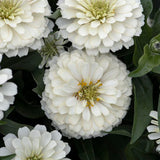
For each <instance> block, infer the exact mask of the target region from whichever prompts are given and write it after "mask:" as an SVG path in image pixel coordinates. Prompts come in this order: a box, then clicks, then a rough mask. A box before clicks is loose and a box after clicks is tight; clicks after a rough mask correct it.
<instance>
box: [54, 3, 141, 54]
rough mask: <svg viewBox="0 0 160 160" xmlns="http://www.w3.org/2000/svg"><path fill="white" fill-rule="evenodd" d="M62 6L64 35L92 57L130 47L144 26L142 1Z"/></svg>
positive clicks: (60, 19) (63, 4) (61, 28)
mask: <svg viewBox="0 0 160 160" xmlns="http://www.w3.org/2000/svg"><path fill="white" fill-rule="evenodd" d="M58 6H59V8H60V9H61V14H62V17H61V18H59V19H58V20H57V22H56V23H57V25H58V27H59V28H60V30H61V34H62V36H63V37H64V38H68V39H69V40H70V41H71V42H72V43H73V46H74V47H76V48H78V49H82V48H86V50H87V53H88V54H89V55H97V54H98V53H99V52H101V53H107V52H109V51H110V50H111V51H113V52H115V51H117V50H120V49H122V47H123V46H124V47H126V48H129V47H130V46H132V45H133V43H134V42H133V37H134V36H139V35H140V34H141V32H142V30H141V27H142V26H143V25H144V15H143V14H142V12H143V8H142V5H141V2H140V0H59V1H58Z"/></svg>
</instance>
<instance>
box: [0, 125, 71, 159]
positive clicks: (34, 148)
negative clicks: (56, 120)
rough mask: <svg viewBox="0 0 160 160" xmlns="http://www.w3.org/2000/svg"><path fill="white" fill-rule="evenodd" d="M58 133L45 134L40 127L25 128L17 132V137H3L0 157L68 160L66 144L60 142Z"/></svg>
mask: <svg viewBox="0 0 160 160" xmlns="http://www.w3.org/2000/svg"><path fill="white" fill-rule="evenodd" d="M61 138H62V136H61V134H60V133H59V132H58V131H52V132H47V130H46V127H45V126H42V125H37V126H35V127H34V128H33V129H32V130H30V129H29V128H27V127H23V128H20V129H19V130H18V136H16V135H14V134H11V133H10V134H8V135H6V136H5V137H4V143H5V147H2V148H0V156H8V155H12V154H15V157H14V158H13V159H12V160H69V159H67V158H65V157H66V155H67V154H68V153H69V151H70V147H69V146H68V144H67V143H64V142H63V141H62V140H61Z"/></svg>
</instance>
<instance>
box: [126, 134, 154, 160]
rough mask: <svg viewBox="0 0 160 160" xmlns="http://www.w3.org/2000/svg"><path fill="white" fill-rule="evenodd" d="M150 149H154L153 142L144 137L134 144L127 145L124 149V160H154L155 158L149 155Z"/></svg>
mask: <svg viewBox="0 0 160 160" xmlns="http://www.w3.org/2000/svg"><path fill="white" fill-rule="evenodd" d="M152 149H154V142H153V141H150V140H149V139H148V137H146V136H144V137H142V138H141V139H139V140H138V141H137V142H136V143H134V144H128V145H127V147H126V149H125V155H126V160H156V158H155V157H156V156H153V155H152V154H151V152H152V151H151V150H152ZM153 157H154V158H153Z"/></svg>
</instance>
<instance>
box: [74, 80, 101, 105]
mask: <svg viewBox="0 0 160 160" xmlns="http://www.w3.org/2000/svg"><path fill="white" fill-rule="evenodd" d="M78 85H79V86H81V89H80V90H79V91H78V92H77V93H76V94H75V97H76V98H77V99H78V100H80V101H83V100H86V101H87V107H89V108H91V107H93V106H94V104H95V103H96V102H98V101H100V100H101V98H100V97H99V95H100V93H98V89H99V88H100V87H101V86H102V83H101V81H100V80H98V81H97V82H96V83H95V84H93V82H92V81H91V82H90V83H89V84H88V85H87V83H86V82H84V80H82V81H81V82H80V83H79V84H78Z"/></svg>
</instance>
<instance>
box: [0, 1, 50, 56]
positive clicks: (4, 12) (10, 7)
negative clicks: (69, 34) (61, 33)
mask: <svg viewBox="0 0 160 160" xmlns="http://www.w3.org/2000/svg"><path fill="white" fill-rule="evenodd" d="M50 14H51V10H50V6H49V4H48V1H47V0H0V54H3V53H5V54H6V55H7V56H8V57H13V56H16V55H18V56H24V55H27V54H28V50H29V47H30V48H32V49H40V48H41V41H40V39H41V38H42V37H47V36H48V34H49V33H50V32H51V30H52V28H53V23H52V22H51V21H50V20H49V19H48V18H46V16H49V15H50Z"/></svg>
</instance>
